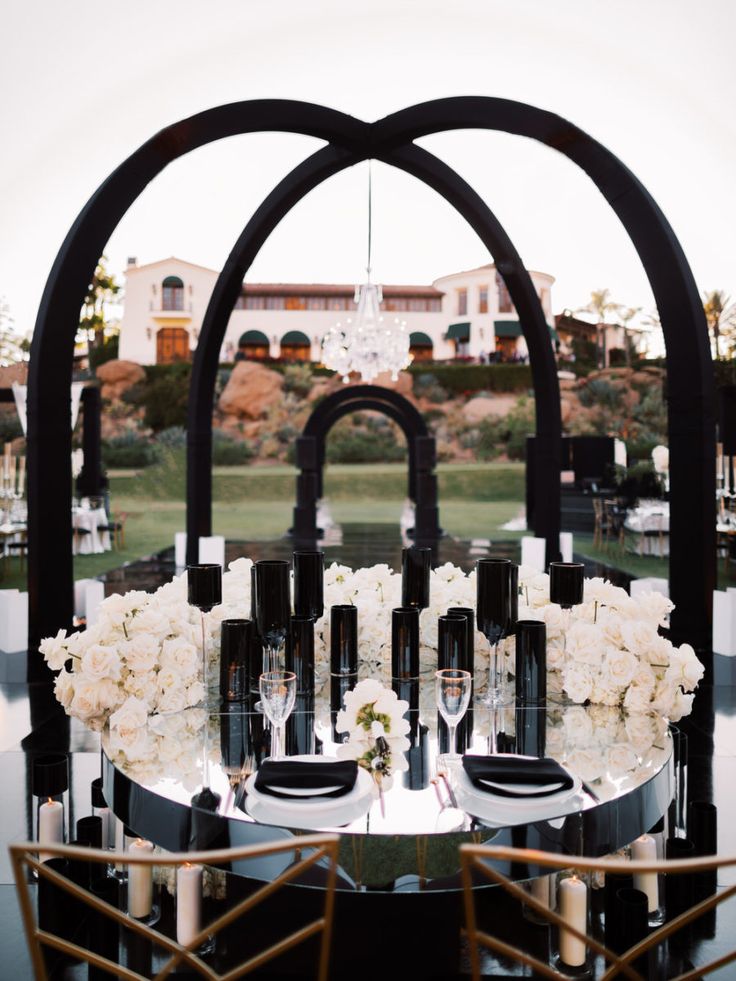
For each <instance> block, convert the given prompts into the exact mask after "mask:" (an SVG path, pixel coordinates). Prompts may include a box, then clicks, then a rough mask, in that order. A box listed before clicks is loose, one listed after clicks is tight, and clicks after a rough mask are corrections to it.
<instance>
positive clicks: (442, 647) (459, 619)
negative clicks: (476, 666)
mask: <svg viewBox="0 0 736 981" xmlns="http://www.w3.org/2000/svg"><path fill="white" fill-rule="evenodd" d="M467 662H468V620H467V617H465V616H463V615H461V614H459V613H449V612H448V613H447V615H446V616H441V617H437V670H438V671H443V670H445V669H448V668H451V669H454V670H456V671H470V668H468V667H466V665H467Z"/></svg>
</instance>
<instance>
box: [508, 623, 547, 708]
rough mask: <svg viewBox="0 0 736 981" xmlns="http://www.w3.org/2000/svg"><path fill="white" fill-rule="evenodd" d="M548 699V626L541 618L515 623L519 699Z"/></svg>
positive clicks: (536, 702) (530, 700)
mask: <svg viewBox="0 0 736 981" xmlns="http://www.w3.org/2000/svg"><path fill="white" fill-rule="evenodd" d="M546 698H547V625H546V624H545V623H544V621H542V620H518V621H517V624H516V701H517V702H520V703H526V704H540V703H544V702H545V701H546Z"/></svg>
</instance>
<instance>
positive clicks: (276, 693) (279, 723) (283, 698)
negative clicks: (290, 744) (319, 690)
mask: <svg viewBox="0 0 736 981" xmlns="http://www.w3.org/2000/svg"><path fill="white" fill-rule="evenodd" d="M258 687H259V689H260V692H261V705H262V706H263V712H264V715H265V716H266V718H267V719H268V720H269V722H270V723H271V725H272V727H273V738H272V740H271V759H272V760H278V759H280V758H281V747H282V745H283V736H284V726H285V725H286V720H287V719H288V718H289V715H290V714H291V710H292V709H293V708H294V700H295V699H296V675H295V674H294V672H293V671H264V673H263V674H262V675H261V677H260V678H259V679H258Z"/></svg>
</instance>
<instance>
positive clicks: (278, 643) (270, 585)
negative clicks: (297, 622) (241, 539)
mask: <svg viewBox="0 0 736 981" xmlns="http://www.w3.org/2000/svg"><path fill="white" fill-rule="evenodd" d="M255 569H256V574H255V587H256V596H255V600H256V602H255V614H256V626H257V628H258V636H259V637H260V638H261V642H262V644H263V670H264V671H278V670H280V669H283V666H284V655H285V647H286V634H287V632H288V629H289V619H290V617H291V600H290V598H289V563H288V562H287V561H285V560H284V559H262V560H260V561H259V562H256V565H255Z"/></svg>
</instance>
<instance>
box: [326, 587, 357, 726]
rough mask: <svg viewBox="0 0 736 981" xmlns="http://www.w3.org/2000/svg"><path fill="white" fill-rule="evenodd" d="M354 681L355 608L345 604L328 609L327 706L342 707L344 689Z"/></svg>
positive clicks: (355, 670) (334, 709)
mask: <svg viewBox="0 0 736 981" xmlns="http://www.w3.org/2000/svg"><path fill="white" fill-rule="evenodd" d="M357 682H358V609H357V607H355V606H351V605H349V604H344V605H336V606H333V607H332V609H331V610H330V709H331V710H332V711H333V712H337V711H338V710H339V709H341V708H342V705H343V696H344V695H345V692H347V691H350V689H351V688H354V687H355V685H356V684H357Z"/></svg>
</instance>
